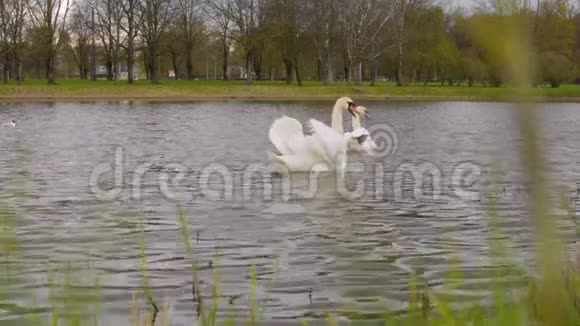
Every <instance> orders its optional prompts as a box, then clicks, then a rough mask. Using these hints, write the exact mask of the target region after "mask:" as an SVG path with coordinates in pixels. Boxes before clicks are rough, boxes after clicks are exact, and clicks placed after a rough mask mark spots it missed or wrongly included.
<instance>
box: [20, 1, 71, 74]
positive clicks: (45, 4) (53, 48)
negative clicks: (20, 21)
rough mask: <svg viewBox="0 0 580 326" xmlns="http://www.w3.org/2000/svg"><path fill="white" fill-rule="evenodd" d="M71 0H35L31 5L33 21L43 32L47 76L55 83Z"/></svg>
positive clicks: (30, 10)
mask: <svg viewBox="0 0 580 326" xmlns="http://www.w3.org/2000/svg"><path fill="white" fill-rule="evenodd" d="M69 8H70V0H34V1H33V2H32V3H31V5H30V6H29V12H30V16H31V17H32V23H33V24H34V26H35V27H37V28H40V30H42V32H43V34H44V35H43V39H44V46H45V50H46V59H45V60H46V61H45V68H46V78H47V79H48V83H49V84H54V83H55V67H54V66H55V58H56V54H57V52H58V49H59V47H60V45H61V44H60V43H61V42H60V37H61V36H62V35H64V31H65V27H66V18H67V16H68V11H69Z"/></svg>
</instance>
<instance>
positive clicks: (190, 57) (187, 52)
mask: <svg viewBox="0 0 580 326" xmlns="http://www.w3.org/2000/svg"><path fill="white" fill-rule="evenodd" d="M192 52H193V51H192V44H191V42H187V45H186V49H185V56H186V61H187V62H186V64H185V65H186V69H187V79H188V80H193V55H192ZM176 61H177V59H175V60H174V62H173V69H174V70H175V77H177V64H176Z"/></svg>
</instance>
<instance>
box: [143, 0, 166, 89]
mask: <svg viewBox="0 0 580 326" xmlns="http://www.w3.org/2000/svg"><path fill="white" fill-rule="evenodd" d="M171 11H172V7H171V0H142V1H140V2H139V12H140V16H141V17H140V22H141V23H140V24H139V30H140V32H141V33H140V34H141V36H142V37H143V40H144V42H145V45H146V47H147V58H148V63H147V64H148V66H149V67H148V68H149V69H148V71H149V78H150V79H151V82H153V83H158V82H159V71H158V66H157V65H158V59H159V50H160V38H161V35H162V32H163V31H164V30H165V29H166V27H167V26H168V25H169V21H170V13H171Z"/></svg>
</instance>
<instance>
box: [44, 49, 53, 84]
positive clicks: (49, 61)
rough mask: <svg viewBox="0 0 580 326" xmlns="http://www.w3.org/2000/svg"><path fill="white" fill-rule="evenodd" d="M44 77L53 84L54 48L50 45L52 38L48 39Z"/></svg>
mask: <svg viewBox="0 0 580 326" xmlns="http://www.w3.org/2000/svg"><path fill="white" fill-rule="evenodd" d="M46 79H47V80H48V84H49V85H53V84H55V82H54V49H53V46H52V40H50V41H49V45H48V54H47V57H46Z"/></svg>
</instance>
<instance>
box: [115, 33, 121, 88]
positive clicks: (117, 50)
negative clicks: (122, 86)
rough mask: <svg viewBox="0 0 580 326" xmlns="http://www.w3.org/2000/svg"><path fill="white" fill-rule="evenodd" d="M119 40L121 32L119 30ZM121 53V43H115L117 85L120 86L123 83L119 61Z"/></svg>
mask: <svg viewBox="0 0 580 326" xmlns="http://www.w3.org/2000/svg"><path fill="white" fill-rule="evenodd" d="M117 40H119V31H118V30H117ZM120 52H121V44H120V43H119V42H115V57H114V61H115V62H114V66H115V85H119V83H120V81H121V66H120V60H119V57H120V56H119V53H120Z"/></svg>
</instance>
